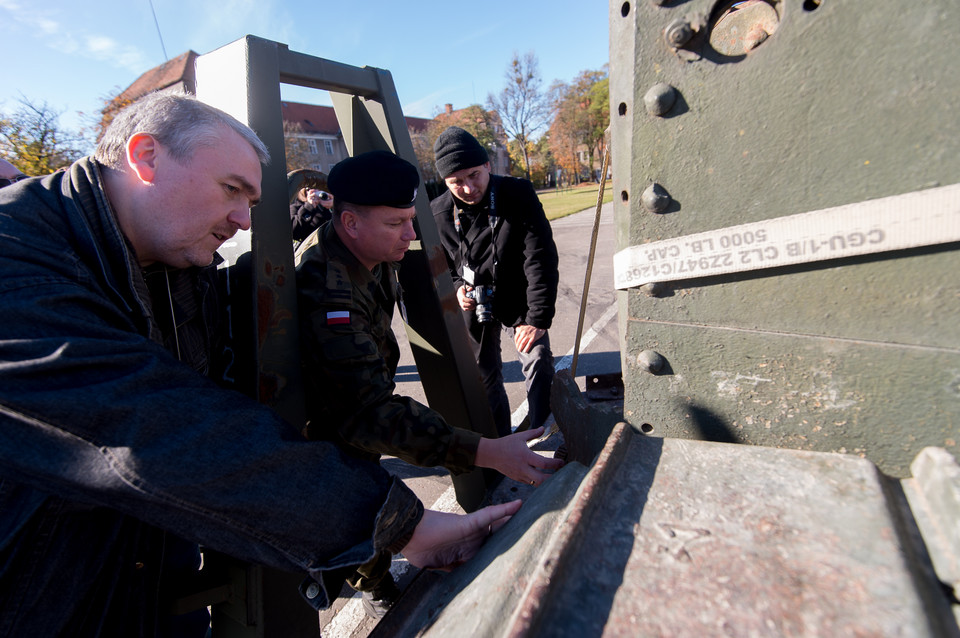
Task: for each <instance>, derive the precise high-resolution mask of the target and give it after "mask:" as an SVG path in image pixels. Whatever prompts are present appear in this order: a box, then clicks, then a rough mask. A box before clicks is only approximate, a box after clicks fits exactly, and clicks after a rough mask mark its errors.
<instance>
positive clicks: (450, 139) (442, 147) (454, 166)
mask: <svg viewBox="0 0 960 638" xmlns="http://www.w3.org/2000/svg"><path fill="white" fill-rule="evenodd" d="M433 153H434V155H436V157H437V172H438V173H440V177H441V178H443V179H446V178H447V177H449V176H450V175H452V174H453V173H456V172H457V171H461V170H463V169H465V168H473V167H474V166H482V165H483V164H486V163H487V162H489V161H490V157H489V156H488V155H487V151H486V149H485V148H483V146H482V145H481V144H480V142H478V141H477V138H475V137H474V136H472V135H470V134H469V133H467V132H466V131H464V130H463V129H462V128H459V127H456V126H451V127H449V128H448V129H446V130H445V131H444V132H443V133H441V134H440V137H438V138H437V141H436V142H434V144H433Z"/></svg>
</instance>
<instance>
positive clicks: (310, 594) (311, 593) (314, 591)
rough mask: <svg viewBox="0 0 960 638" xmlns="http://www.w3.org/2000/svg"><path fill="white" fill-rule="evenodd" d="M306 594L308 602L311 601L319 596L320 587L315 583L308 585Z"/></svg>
mask: <svg viewBox="0 0 960 638" xmlns="http://www.w3.org/2000/svg"><path fill="white" fill-rule="evenodd" d="M306 594H307V598H309V599H310V600H313V599H314V598H316V597H317V596H318V595H319V594H320V585H318V584H316V583H310V584H309V585H308V586H307V591H306Z"/></svg>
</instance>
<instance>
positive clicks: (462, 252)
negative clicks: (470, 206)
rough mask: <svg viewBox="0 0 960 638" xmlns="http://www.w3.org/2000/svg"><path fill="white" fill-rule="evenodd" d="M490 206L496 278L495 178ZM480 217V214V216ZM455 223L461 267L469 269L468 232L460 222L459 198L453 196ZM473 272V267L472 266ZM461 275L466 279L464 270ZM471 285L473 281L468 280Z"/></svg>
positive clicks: (491, 238) (491, 242)
mask: <svg viewBox="0 0 960 638" xmlns="http://www.w3.org/2000/svg"><path fill="white" fill-rule="evenodd" d="M489 189H490V207H489V208H488V209H487V222H488V223H489V225H490V248H491V250H492V251H493V273H492V275H493V277H494V279H496V276H497V263H498V260H497V221H499V217H498V216H497V200H496V197H497V187H496V183H495V182H494V180H493V179H492V178H491V180H490V186H489ZM478 217H479V216H478ZM453 225H454V227H455V228H456V229H457V239H458V240H459V246H460V268H461V270H466V269H468V266H467V253H466V234H465V233H464V232H463V226H462V225H461V224H460V207H459V206H457V198H456V197H454V198H453ZM470 270H471V272H472V270H473V269H472V268H470ZM460 274H461V276H463V277H464V280H466V278H467V277H466V274H465V273H464V272H461V273H460ZM468 283H469V284H470V285H471V286H472V285H473V281H470V282H468Z"/></svg>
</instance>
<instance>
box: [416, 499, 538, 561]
mask: <svg viewBox="0 0 960 638" xmlns="http://www.w3.org/2000/svg"><path fill="white" fill-rule="evenodd" d="M520 505H522V501H511V502H509V503H503V504H502V505H490V506H489V507H484V508H483V509H481V510H477V511H476V512H473V513H471V514H448V513H446V512H437V511H435V510H424V512H423V518H422V519H420V523H419V524H418V525H417V527H416V529H414V531H413V536H412V537H410V542H408V543H407V544H406V546H405V547H404V548H403V549H402V550H400V551H401V552H403V555H404V556H405V557H406V559H407V560H408V561H409V562H410V564H411V565H413V566H414V567H420V568H424V569H439V570H441V571H450V570H451V569H453V568H454V567H456V566H457V565H460V564H461V563H464V562H466V561H468V560H470V559H471V558H473V556H474V554H476V553H477V551H478V550H479V549H480V546H481V545H483V541H484V540H486V538H487V537H488V536H490V535H491V534H493V533H494V532H495V531H497V530H498V529H500V528H501V527H503V526H504V525H505V524H506V522H507V521H508V520H510V517H511V516H513V515H514V514H516V513H517V511H518V510H519V509H520Z"/></svg>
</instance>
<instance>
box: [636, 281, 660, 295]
mask: <svg viewBox="0 0 960 638" xmlns="http://www.w3.org/2000/svg"><path fill="white" fill-rule="evenodd" d="M665 289H666V287H665V286H664V285H663V284H662V283H660V282H659V281H653V282H650V283H649V284H643V285H642V286H640V292H642V293H643V294H645V295H646V296H648V297H660V296H661V295H663V291H664V290H665Z"/></svg>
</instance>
